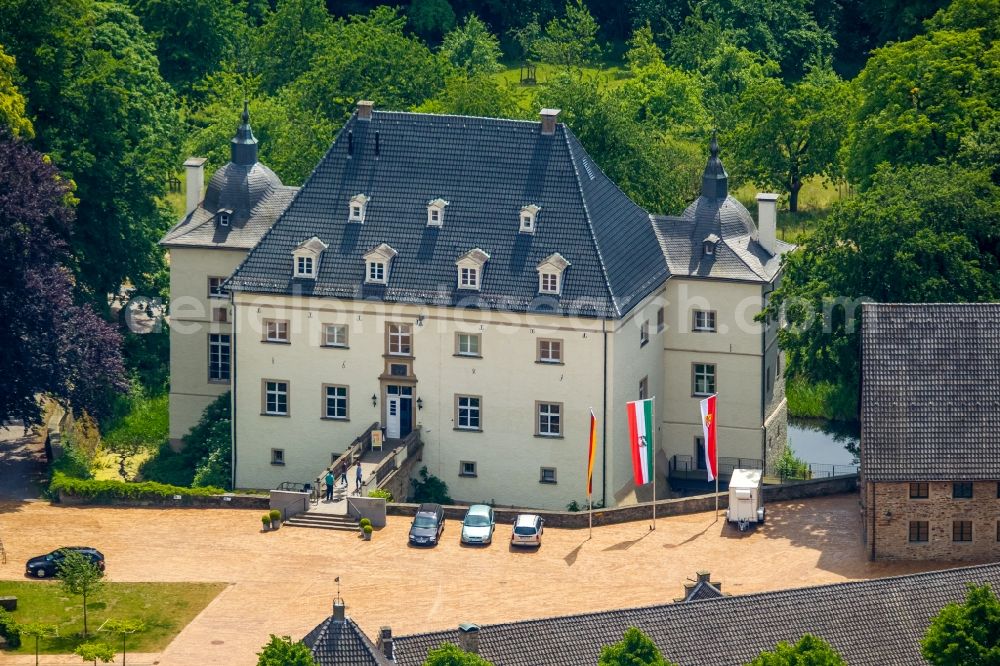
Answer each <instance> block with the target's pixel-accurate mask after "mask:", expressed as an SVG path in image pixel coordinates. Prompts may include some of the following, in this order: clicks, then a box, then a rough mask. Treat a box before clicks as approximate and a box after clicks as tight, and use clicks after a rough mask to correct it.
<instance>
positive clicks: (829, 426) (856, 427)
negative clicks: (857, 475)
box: [788, 418, 861, 465]
mask: <svg viewBox="0 0 1000 666" xmlns="http://www.w3.org/2000/svg"><path fill="white" fill-rule="evenodd" d="M860 432H861V429H860V424H858V423H857V422H854V421H851V422H845V421H825V420H823V419H804V418H789V419H788V444H789V446H791V447H792V451H794V452H795V455H796V456H797V457H798V458H800V459H802V460H804V461H805V462H808V463H819V464H822V465H857V464H858V463H859V460H858V442H859V438H860Z"/></svg>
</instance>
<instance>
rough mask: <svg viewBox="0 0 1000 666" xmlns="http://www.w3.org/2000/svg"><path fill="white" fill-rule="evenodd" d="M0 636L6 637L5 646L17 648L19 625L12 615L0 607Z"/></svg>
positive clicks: (19, 641)
mask: <svg viewBox="0 0 1000 666" xmlns="http://www.w3.org/2000/svg"><path fill="white" fill-rule="evenodd" d="M0 636H3V637H4V638H6V639H7V647H9V648H17V647H20V646H21V627H20V626H19V625H18V624H17V620H15V619H14V616H13V615H11V614H10V613H8V612H7V611H5V610H4V609H2V608H0Z"/></svg>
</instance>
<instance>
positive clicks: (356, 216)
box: [351, 206, 361, 220]
mask: <svg viewBox="0 0 1000 666" xmlns="http://www.w3.org/2000/svg"><path fill="white" fill-rule="evenodd" d="M351 219H352V220H360V219H361V206H351Z"/></svg>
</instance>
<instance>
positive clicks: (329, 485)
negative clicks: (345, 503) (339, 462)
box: [326, 470, 333, 502]
mask: <svg viewBox="0 0 1000 666" xmlns="http://www.w3.org/2000/svg"><path fill="white" fill-rule="evenodd" d="M331 500H333V471H332V470H326V501H327V502H329V501H331Z"/></svg>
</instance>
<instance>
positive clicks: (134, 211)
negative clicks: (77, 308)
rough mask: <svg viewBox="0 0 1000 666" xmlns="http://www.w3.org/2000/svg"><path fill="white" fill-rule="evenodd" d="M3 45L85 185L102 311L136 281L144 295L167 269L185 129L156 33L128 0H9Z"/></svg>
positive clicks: (93, 282)
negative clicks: (171, 177)
mask: <svg viewBox="0 0 1000 666" xmlns="http://www.w3.org/2000/svg"><path fill="white" fill-rule="evenodd" d="M0 43H3V44H4V46H5V47H9V52H10V53H11V54H13V55H14V56H15V57H16V58H17V62H18V67H19V68H20V69H21V71H22V73H23V74H24V75H25V81H26V84H25V87H24V89H23V92H25V93H26V97H27V99H28V103H29V114H30V115H31V116H32V118H33V120H34V123H35V132H36V145H37V146H38V147H39V149H40V150H42V151H43V152H45V153H47V154H49V155H51V156H52V159H53V161H54V162H55V163H56V164H58V165H59V167H60V168H61V169H64V170H66V171H67V172H69V173H70V174H71V175H72V178H73V180H74V182H75V183H76V192H75V194H76V196H77V197H78V198H79V205H78V206H77V212H76V218H77V222H76V225H75V226H74V229H73V237H72V248H73V252H74V256H75V259H76V262H75V266H74V269H75V272H76V274H77V276H78V283H79V286H80V287H81V288H82V289H83V290H84V291H85V292H87V293H88V294H89V295H90V296H91V298H92V300H93V302H94V303H95V304H96V305H97V306H98V307H100V308H107V307H108V301H107V295H108V294H111V293H117V292H118V290H119V287H120V286H121V284H122V283H123V282H124V281H125V280H126V279H128V280H130V281H131V282H132V284H133V285H135V286H136V287H137V288H138V289H139V290H140V293H141V292H143V291H144V290H145V286H146V276H147V275H149V274H150V273H155V272H157V270H158V268H159V267H161V266H162V265H163V253H162V251H161V250H160V249H159V247H158V245H157V242H158V241H159V239H160V237H161V236H162V234H163V233H164V232H165V231H166V230H167V228H169V226H170V224H171V216H170V214H169V212H168V209H167V207H166V204H165V203H164V202H163V196H164V194H165V190H166V176H167V174H169V173H170V172H171V171H173V170H174V169H175V166H176V159H177V145H178V141H177V139H178V137H179V130H180V123H179V122H178V117H177V112H176V97H175V95H174V92H173V90H172V89H171V88H170V86H169V85H167V83H166V82H165V81H164V80H163V78H162V77H161V76H160V73H159V71H158V63H157V59H156V55H155V53H154V50H153V43H152V40H150V39H149V36H148V35H147V34H146V33H145V32H144V31H143V29H142V26H141V25H140V24H139V22H138V20H137V19H136V17H135V16H134V15H132V14H131V13H130V12H129V11H128V10H127V9H126V8H125V7H124V6H122V5H120V4H117V3H111V2H94V1H92V0H75V1H73V2H69V1H63V2H51V3H49V2H35V1H34V0H5V3H4V8H3V11H2V12H0ZM42 45H44V46H42ZM81 337H82V334H81Z"/></svg>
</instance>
